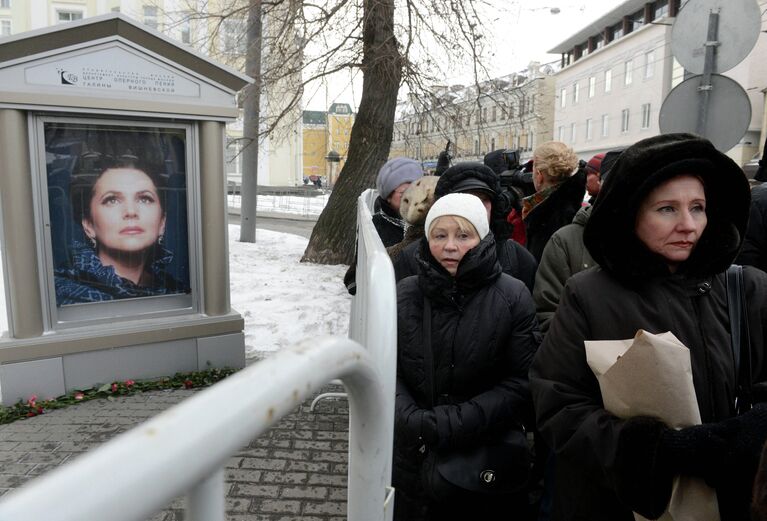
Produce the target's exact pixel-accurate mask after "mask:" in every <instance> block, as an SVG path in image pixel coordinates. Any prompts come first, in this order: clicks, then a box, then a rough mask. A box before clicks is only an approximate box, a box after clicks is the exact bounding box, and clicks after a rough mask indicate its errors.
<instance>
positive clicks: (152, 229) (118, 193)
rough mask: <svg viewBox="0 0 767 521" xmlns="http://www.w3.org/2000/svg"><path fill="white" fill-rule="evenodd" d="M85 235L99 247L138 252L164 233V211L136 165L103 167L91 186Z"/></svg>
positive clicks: (151, 183)
mask: <svg viewBox="0 0 767 521" xmlns="http://www.w3.org/2000/svg"><path fill="white" fill-rule="evenodd" d="M82 224H83V229H84V230H85V233H86V235H88V237H90V238H91V239H94V240H95V241H96V243H97V244H98V247H99V248H103V249H107V250H110V251H116V252H125V253H138V252H142V251H144V250H146V249H147V248H150V247H151V246H152V245H153V244H155V243H156V242H157V239H158V238H159V236H160V235H162V234H164V233H165V215H164V214H163V209H162V206H161V205H160V198H159V194H158V193H157V187H156V186H155V184H154V182H153V181H152V179H151V178H150V177H149V176H148V175H147V174H145V173H144V172H142V171H141V170H137V169H135V168H113V169H109V170H107V171H105V172H104V173H103V174H102V175H101V177H99V179H98V181H96V184H95V185H94V187H93V195H92V197H91V200H90V219H88V218H83V222H82Z"/></svg>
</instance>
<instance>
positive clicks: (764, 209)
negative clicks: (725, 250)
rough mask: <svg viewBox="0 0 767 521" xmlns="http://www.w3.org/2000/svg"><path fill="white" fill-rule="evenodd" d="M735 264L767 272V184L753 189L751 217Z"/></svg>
mask: <svg viewBox="0 0 767 521" xmlns="http://www.w3.org/2000/svg"><path fill="white" fill-rule="evenodd" d="M735 262H736V263H737V264H747V265H749V266H756V267H757V268H759V269H760V270H762V271H767V184H763V185H759V186H755V187H754V188H752V189H751V217H750V219H749V220H748V229H747V230H746V238H745V239H744V240H743V248H742V249H741V250H740V254H739V255H738V258H737V259H736V260H735Z"/></svg>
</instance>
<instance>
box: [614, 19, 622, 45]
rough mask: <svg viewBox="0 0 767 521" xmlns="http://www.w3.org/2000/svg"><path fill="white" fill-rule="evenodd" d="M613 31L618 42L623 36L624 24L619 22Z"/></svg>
mask: <svg viewBox="0 0 767 521" xmlns="http://www.w3.org/2000/svg"><path fill="white" fill-rule="evenodd" d="M612 31H613V40H617V39H618V38H620V37H621V36H623V22H622V21H621V22H618V23H617V24H615V25H613V26H612Z"/></svg>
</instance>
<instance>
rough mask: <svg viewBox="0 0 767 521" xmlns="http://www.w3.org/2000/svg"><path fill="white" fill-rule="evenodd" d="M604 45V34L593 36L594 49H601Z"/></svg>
mask: <svg viewBox="0 0 767 521" xmlns="http://www.w3.org/2000/svg"><path fill="white" fill-rule="evenodd" d="M604 46H605V37H604V35H602V34H600V35H599V36H595V37H594V49H601V48H602V47H604Z"/></svg>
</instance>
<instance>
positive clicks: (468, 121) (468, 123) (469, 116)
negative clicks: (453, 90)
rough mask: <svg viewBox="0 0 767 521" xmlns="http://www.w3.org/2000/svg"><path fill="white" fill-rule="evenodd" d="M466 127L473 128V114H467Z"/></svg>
mask: <svg viewBox="0 0 767 521" xmlns="http://www.w3.org/2000/svg"><path fill="white" fill-rule="evenodd" d="M466 126H467V127H469V126H471V114H466Z"/></svg>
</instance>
